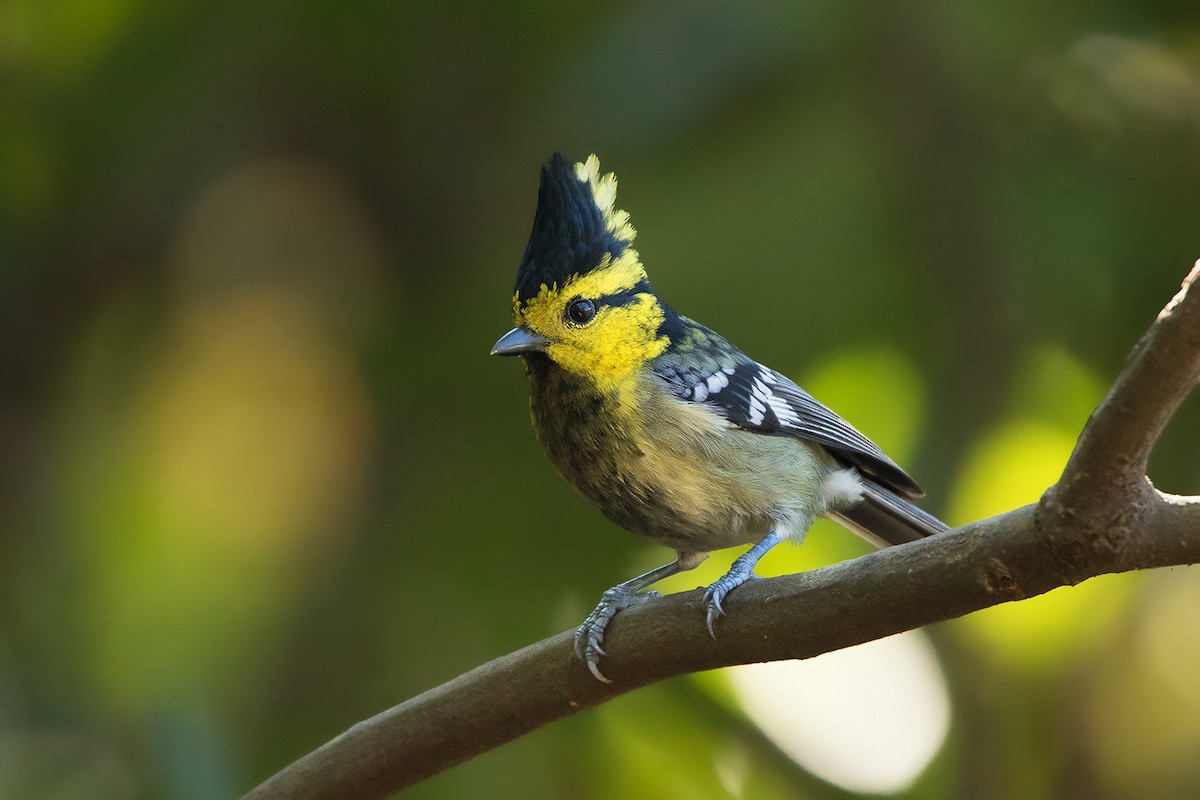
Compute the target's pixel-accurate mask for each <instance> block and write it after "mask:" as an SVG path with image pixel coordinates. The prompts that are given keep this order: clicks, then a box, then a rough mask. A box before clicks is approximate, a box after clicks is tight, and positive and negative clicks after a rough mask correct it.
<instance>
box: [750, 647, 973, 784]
mask: <svg viewBox="0 0 1200 800" xmlns="http://www.w3.org/2000/svg"><path fill="white" fill-rule="evenodd" d="M728 673H729V678H730V680H731V682H732V684H733V690H734V694H735V696H736V697H737V699H738V701H739V702H740V703H741V706H742V708H743V710H744V711H745V713H746V715H747V716H748V717H750V719H751V720H752V721H753V722H754V723H755V724H756V725H758V727H759V728H760V729H761V730H762V731H763V733H764V734H766V736H767V737H768V738H770V739H771V741H772V742H774V743H775V745H776V746H777V747H779V749H780V750H782V751H783V752H784V753H786V754H787V755H788V756H789V757H790V758H791V759H792V760H794V761H795V762H796V763H797V764H799V765H800V766H802V767H804V768H805V769H806V770H808V771H809V772H811V773H813V774H814V775H816V776H818V777H820V778H822V779H823V780H826V781H829V782H830V783H833V784H835V785H837V786H840V787H842V788H844V789H847V790H850V791H854V792H860V793H867V794H891V793H893V792H898V791H901V790H902V789H904V788H906V787H907V786H909V785H910V784H911V783H912V782H913V781H914V780H915V779H916V778H917V776H919V775H920V774H921V771H922V770H924V769H925V767H926V766H927V765H928V764H929V762H930V761H931V760H932V759H933V757H934V756H935V755H936V754H937V752H938V750H939V749H940V748H941V745H942V742H943V741H944V740H945V738H946V733H947V731H948V730H949V727H950V697H949V693H948V691H947V688H946V681H945V678H944V676H943V674H942V669H941V665H940V664H939V663H938V659H937V654H936V653H935V652H934V649H933V646H932V645H931V644H930V642H929V639H928V638H927V637H926V636H925V634H924V633H921V632H920V631H910V632H908V633H903V634H899V635H897V636H891V637H888V638H886V639H881V640H879V641H876V642H868V643H867V644H862V645H858V646H857V647H851V648H848V649H845V650H839V651H836V652H833V653H826V654H824V655H821V656H818V657H816V658H813V659H809V660H807V661H778V662H773V663H768V664H747V665H745V666H739V667H733V668H731V669H730V670H729V671H728Z"/></svg>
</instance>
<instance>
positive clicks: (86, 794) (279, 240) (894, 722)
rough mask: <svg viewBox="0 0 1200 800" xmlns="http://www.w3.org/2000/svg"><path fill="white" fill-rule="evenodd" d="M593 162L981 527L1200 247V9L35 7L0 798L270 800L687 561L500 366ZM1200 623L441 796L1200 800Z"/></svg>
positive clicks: (1110, 0) (1147, 595) (758, 676)
mask: <svg viewBox="0 0 1200 800" xmlns="http://www.w3.org/2000/svg"><path fill="white" fill-rule="evenodd" d="M555 150H561V151H563V152H564V153H565V154H567V155H568V156H569V157H573V158H577V159H582V158H583V157H585V156H586V155H587V154H588V153H591V152H596V153H598V154H599V155H600V158H601V164H602V166H603V167H604V168H605V169H613V170H616V171H617V174H618V175H619V177H620V178H621V189H620V193H619V196H618V205H619V206H620V207H622V208H624V209H626V210H628V211H629V212H630V213H631V214H632V218H633V222H634V224H635V225H636V226H637V228H638V230H639V231H640V235H639V238H638V247H639V250H640V251H641V253H642V255H643V258H644V260H645V262H646V264H647V266H648V268H649V271H650V274H651V277H652V279H653V280H654V283H655V286H656V288H657V289H658V290H659V291H660V293H661V294H662V295H663V296H664V297H665V298H666V299H667V300H668V302H670V303H671V304H672V305H674V306H675V307H676V308H678V309H680V310H681V311H683V312H684V313H687V314H688V315H690V316H692V317H694V318H696V319H699V320H701V321H702V322H704V323H706V324H708V325H710V326H712V327H714V328H716V329H718V330H720V331H722V332H723V333H725V334H726V335H727V336H729V338H730V339H732V340H733V341H734V342H735V343H737V344H739V345H740V346H741V347H743V348H744V349H745V350H747V351H748V352H749V353H751V354H752V355H754V356H755V357H756V358H758V359H760V360H762V361H764V362H765V363H767V364H770V365H771V366H773V367H775V368H777V369H779V370H781V371H783V372H785V373H787V374H789V375H791V376H792V377H794V378H796V379H797V380H798V381H800V382H801V383H802V384H804V385H805V386H806V387H807V388H808V389H809V390H810V391H812V392H813V393H814V394H816V395H817V396H818V397H820V398H821V399H823V400H824V401H825V402H827V403H828V404H829V405H831V406H832V407H833V408H834V409H835V410H837V411H839V412H840V413H842V414H843V415H845V416H846V417H848V418H849V419H851V420H852V421H853V422H854V423H855V424H856V425H858V426H859V427H860V428H861V429H862V430H863V431H864V432H866V433H867V434H868V435H870V436H871V437H872V438H874V439H876V440H877V441H878V442H879V443H880V444H881V445H882V446H883V447H884V449H885V450H887V451H888V452H889V453H891V454H892V455H893V456H894V457H895V458H896V459H897V460H898V461H899V462H900V463H902V464H903V465H905V466H906V467H908V468H909V469H910V471H911V472H913V473H914V474H915V475H916V477H917V478H918V480H920V481H921V482H922V483H923V484H924V485H925V486H926V488H927V489H928V490H929V494H930V497H929V500H928V502H927V507H928V508H930V509H931V510H932V511H934V512H936V513H938V514H941V515H943V516H944V518H945V519H947V521H949V522H951V523H954V524H960V523H963V522H966V521H969V520H971V519H975V518H978V517H981V516H985V515H989V514H992V513H996V512H999V511H1002V510H1005V509H1008V508H1011V507H1014V506H1017V505H1020V504H1024V503H1027V502H1032V501H1035V500H1036V499H1037V498H1038V497H1039V495H1040V493H1041V492H1042V491H1043V490H1044V489H1045V488H1046V487H1047V486H1048V485H1049V484H1051V483H1052V482H1053V481H1054V480H1055V478H1056V477H1057V475H1058V473H1059V471H1060V470H1061V467H1062V465H1063V463H1064V461H1065V458H1066V456H1067V455H1068V453H1069V452H1070V448H1071V446H1072V444H1073V442H1074V440H1075V437H1076V436H1077V434H1078V432H1079V430H1080V428H1081V427H1082V425H1083V423H1084V421H1085V420H1086V418H1087V415H1088V413H1089V412H1090V410H1091V409H1092V408H1093V407H1094V405H1095V403H1096V402H1097V401H1098V400H1099V399H1100V398H1101V396H1102V394H1103V392H1104V390H1105V388H1106V387H1107V386H1108V385H1109V383H1110V381H1111V379H1112V378H1113V376H1114V375H1115V373H1116V371H1117V369H1118V368H1119V366H1120V364H1121V362H1122V360H1123V359H1124V357H1125V354H1126V353H1127V352H1128V350H1129V349H1130V347H1131V346H1132V344H1133V343H1134V341H1135V340H1136V338H1137V337H1138V336H1139V335H1140V333H1141V332H1142V331H1143V330H1144V329H1145V327H1146V326H1147V325H1148V324H1149V322H1150V321H1151V320H1152V319H1153V318H1154V315H1155V314H1156V313H1157V312H1158V310H1159V309H1160V308H1161V307H1162V305H1163V304H1164V302H1165V301H1166V300H1167V299H1168V298H1169V297H1170V296H1171V295H1172V294H1173V293H1174V292H1175V291H1176V289H1177V288H1178V285H1179V282H1180V280H1181V279H1182V278H1183V276H1184V275H1185V274H1186V271H1187V270H1188V268H1189V267H1190V265H1191V263H1192V261H1193V260H1194V259H1195V258H1196V257H1198V256H1200V202H1198V200H1200V191H1198V188H1197V187H1198V186H1200V6H1197V5H1196V4H1195V3H1193V2H1170V1H1169V0H1157V1H1156V2H1147V3H1140V4H1132V3H1128V2H1116V1H1115V0H1090V2H1086V3H1084V2H1066V3H1041V2H1028V0H1018V1H1017V2H1012V3H954V2H949V0H918V1H917V2H913V3H905V4H891V3H889V4H883V3H864V4H859V3H840V2H829V0H822V1H820V2H807V3H791V2H784V1H783V0H778V1H777V2H744V3H722V2H713V1H712V0H705V1H703V2H683V1H682V0H676V1H675V2H645V3H630V2H624V3H615V4H609V5H603V4H590V5H584V4H579V5H572V4H557V3H555V4H551V3H542V2H533V1H532V0H525V1H524V2H512V3H504V4H501V3H445V4H436V3H429V2H426V3H417V2H377V1H374V0H366V1H364V2H357V3H353V4H346V3H336V2H329V0H294V1H293V2H286V3H285V2H269V1H268V2H253V3H233V2H222V1H221V0H217V2H206V3H201V2H194V0H175V2H169V3H149V2H145V1H144V0H55V2H41V1H40V0H4V2H3V3H2V4H0V798H4V799H5V800H7V798H100V799H101V800H106V799H107V798H159V797H163V798H166V797H171V798H183V799H184V800H190V799H191V798H197V799H199V798H218V797H230V796H235V795H237V794H239V793H240V792H242V791H244V790H246V789H248V788H250V787H251V786H252V785H254V784H255V783H257V782H258V781H259V780H261V779H263V778H265V777H266V776H267V775H269V774H270V773H272V772H274V771H275V770H276V769H278V768H280V767H282V766H283V765H284V764H286V763H288V762H290V761H291V760H293V759H294V758H296V757H298V756H300V755H301V754H303V753H305V752H307V751H308V750H310V749H312V748H313V747H315V746H317V745H319V744H321V743H322V742H324V741H325V740H327V739H329V738H331V737H332V736H334V735H336V734H337V733H339V732H340V731H342V730H343V729H345V728H346V727H348V726H349V725H351V724H353V723H354V722H356V721H358V720H360V719H363V718H365V717H367V716H369V715H371V714H373V713H375V712H377V711H379V710H382V709H384V708H386V707H388V706H390V705H392V704H394V703H397V702H399V701H401V700H403V699H405V698H407V697H409V696H411V695H413V694H415V693H418V692H420V691H422V690H424V689H427V688H429V687H431V686H434V685H436V684H438V683H441V682H443V681H445V680H447V679H449V678H452V677H454V676H455V675H457V674H459V673H460V672H463V671H465V670H467V669H469V668H471V667H473V666H475V665H477V664H479V663H482V662H483V661H486V660H488V659H490V658H493V657H495V656H498V655H500V654H503V653H505V652H508V651H511V650H514V649H516V648H518V647H521V646H523V645H525V644H527V643H529V642H531V641H535V640H537V639H540V638H542V637H544V636H547V635H549V634H551V633H554V632H557V631H559V630H562V629H564V628H567V627H569V626H571V625H573V624H576V623H577V622H578V621H579V620H580V619H581V618H582V617H583V615H584V614H585V613H586V611H587V610H588V609H590V607H591V605H592V604H593V603H594V601H595V600H596V598H597V597H598V595H599V593H600V592H601V591H602V590H603V589H605V588H607V587H608V586H610V585H612V584H613V583H615V582H617V581H619V580H622V579H624V578H627V577H629V576H631V575H633V574H635V573H636V572H637V571H640V570H641V569H642V568H648V567H651V566H654V565H657V564H659V563H662V562H664V561H665V560H667V558H668V556H669V555H670V554H669V553H668V552H667V551H665V550H663V549H662V548H658V547H655V546H653V545H650V544H647V543H645V542H642V541H640V540H638V539H637V538H635V537H634V536H631V535H629V534H626V533H624V532H622V531H619V530H617V529H616V528H614V526H612V525H611V524H609V523H608V522H607V521H605V520H604V519H603V518H602V517H601V516H600V514H599V513H597V512H595V511H594V510H592V509H591V508H590V507H589V506H588V505H587V504H586V502H585V501H583V500H582V499H581V498H580V497H578V496H577V495H575V494H574V493H573V492H572V491H571V490H570V489H569V488H568V486H567V485H566V484H565V483H564V482H563V481H562V480H561V479H559V478H558V477H557V476H556V475H555V474H554V473H553V471H552V469H551V467H550V466H549V465H548V463H547V462H546V460H545V459H544V458H543V456H542V455H541V453H540V452H539V450H538V446H537V444H536V442H535V441H534V438H533V435H532V433H531V431H530V428H529V423H528V414H527V389H526V383H525V378H524V377H523V375H522V370H521V368H520V365H519V364H516V363H513V362H512V361H509V360H502V359H490V358H488V356H487V352H488V349H489V347H490V346H491V344H492V342H493V341H494V340H495V339H496V338H497V337H498V336H499V335H500V334H501V333H503V332H504V331H505V330H507V328H508V325H509V313H510V312H509V309H510V294H511V287H512V281H513V277H514V274H515V269H516V266H517V262H518V260H519V259H520V256H521V252H522V249H523V247H524V244H525V237H526V235H527V233H528V230H529V226H530V223H531V220H532V211H533V206H534V200H535V193H536V186H537V176H538V168H539V166H540V164H542V163H543V162H544V160H545V159H546V158H547V157H548V156H549V155H550V154H551V153H552V152H554V151H555ZM1198 434H1200V413H1198V412H1197V407H1196V403H1195V401H1193V402H1192V403H1191V404H1190V406H1185V408H1184V409H1183V412H1182V413H1181V414H1180V416H1179V417H1178V418H1177V419H1176V420H1175V421H1174V422H1173V424H1172V426H1171V427H1170V428H1169V430H1168V431H1167V434H1166V437H1165V439H1164V441H1163V442H1162V444H1161V445H1160V447H1159V448H1158V451H1157V452H1156V454H1155V457H1154V460H1153V462H1152V475H1151V477H1152V478H1153V479H1154V480H1155V481H1156V483H1157V484H1158V485H1159V486H1160V487H1161V488H1164V489H1166V490H1170V491H1175V492H1180V493H1200V448H1197V447H1196V444H1195V443H1196V441H1197V436H1198ZM865 547H866V546H865V545H863V544H861V543H859V542H858V541H857V540H856V539H855V538H854V537H852V536H850V535H848V534H846V533H844V532H842V531H841V530H840V529H837V528H836V527H834V526H831V525H825V524H821V525H819V526H818V528H816V529H814V531H813V533H812V535H811V536H810V541H809V543H808V544H807V545H806V546H805V547H804V548H800V549H795V548H780V550H779V551H777V552H775V553H772V554H771V556H769V557H768V559H766V560H765V561H764V564H763V572H764V573H766V574H771V573H781V572H787V571H793V570H797V569H807V568H812V567H815V566H819V565H821V564H825V563H830V562H832V561H836V560H839V559H844V558H849V557H853V556H854V555H856V554H858V553H861V552H864V551H865ZM731 557H732V554H731V553H724V554H720V555H718V556H717V557H715V558H713V559H710V561H709V562H708V563H707V564H706V565H705V566H704V568H703V570H701V571H698V572H697V573H693V574H690V575H686V576H681V577H680V578H679V579H677V580H676V581H675V583H674V584H673V586H674V588H676V589H689V588H692V587H694V586H696V585H699V584H701V583H704V582H707V581H709V580H712V579H713V578H714V577H715V576H716V575H717V574H719V573H720V572H722V571H723V570H724V569H725V568H726V567H727V566H728V562H729V560H730V558H731ZM1197 604H1200V575H1198V574H1196V573H1195V572H1194V571H1192V570H1188V569H1176V570H1165V571H1159V572H1155V573H1152V574H1136V575H1126V576H1117V577H1109V578H1103V579H1098V580H1095V581H1091V582H1089V583H1087V584H1084V585H1083V586H1080V587H1077V588H1074V589H1064V590H1059V591H1057V592H1054V593H1052V594H1051V595H1048V596H1046V597H1044V598H1039V599H1036V600H1034V601H1030V602H1026V603H1022V604H1019V605H1015V606H1009V607H1003V608H998V609H994V610H990V611H988V612H985V613H981V614H977V615H974V616H972V617H970V618H967V619H963V620H959V621H955V622H952V623H947V624H943V625H939V626H935V627H934V628H933V629H931V630H929V631H927V632H924V633H921V634H917V635H909V636H905V637H901V638H898V639H895V640H889V641H888V642H885V643H884V644H883V645H881V646H877V647H876V649H873V650H872V649H866V650H854V651H850V653H849V654H843V655H841V656H828V657H823V658H822V659H817V660H815V661H813V662H811V663H809V664H801V665H796V664H785V665H782V666H779V667H774V668H758V670H757V671H756V670H755V669H744V670H733V671H726V672H723V673H714V674H708V675H703V676H697V677H690V678H681V679H677V680H674V681H670V682H667V683H666V684H663V685H659V686H654V687H651V688H648V689H644V690H641V691H638V692H635V693H633V694H632V695H629V696H626V697H624V698H621V699H619V700H617V701H616V702H613V703H611V704H609V705H607V706H604V707H602V708H600V709H597V710H594V711H590V712H587V713H584V714H580V715H578V716H576V717H574V718H572V719H568V720H565V721H563V722H560V723H557V724H555V725H553V726H550V727H549V728H546V729H543V730H541V731H538V732H536V733H534V734H533V735H531V736H529V737H527V738H525V739H523V740H520V741H518V742H516V743H513V744H510V745H507V746H505V747H503V748H501V749H499V750H497V751H494V752H492V753H489V754H487V755H485V756H483V757H481V758H479V759H477V760H475V761H473V762H471V763H469V764H466V765H464V766H462V767H459V768H457V769H455V770H452V771H451V772H449V773H446V774H444V775H441V776H438V777H436V778H434V779H431V780H429V781H428V782H426V783H424V784H422V785H421V786H419V787H417V788H416V789H414V790H413V791H412V792H411V794H410V795H409V796H411V797H414V798H429V799H432V798H467V797H496V798H518V797H520V798H524V797H546V798H607V797H614V796H627V797H661V798H724V797H748V798H795V797H807V798H843V797H850V796H856V795H855V793H856V792H875V793H882V794H888V793H893V794H896V795H897V796H901V797H908V798H955V797H968V796H969V797H975V798H1013V797H1020V798H1052V797H1053V798H1057V797H1067V798H1076V797H1077V798H1085V797H1086V798H1123V797H1139V798H1146V797H1153V798H1175V797H1178V798H1191V797H1196V796H1197V795H1198V794H1200V682H1197V681H1196V680H1195V671H1196V669H1197V665H1200V624H1197V621H1196V614H1195V609H1196V607H1197ZM697 624H700V623H699V620H697ZM856 654H857V655H856ZM839 657H841V658H848V659H850V661H837V660H836V659H837V658H839ZM905 703H907V705H905ZM906 748H907V749H906Z"/></svg>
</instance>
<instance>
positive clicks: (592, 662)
mask: <svg viewBox="0 0 1200 800" xmlns="http://www.w3.org/2000/svg"><path fill="white" fill-rule="evenodd" d="M587 668H588V669H589V670H590V671H591V673H592V674H593V675H595V676H596V680H598V681H600V682H601V683H612V681H610V680H609V679H608V678H606V677H604V673H603V672H601V671H600V663H599V662H598V661H597V660H596V659H594V658H589V659H587Z"/></svg>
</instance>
